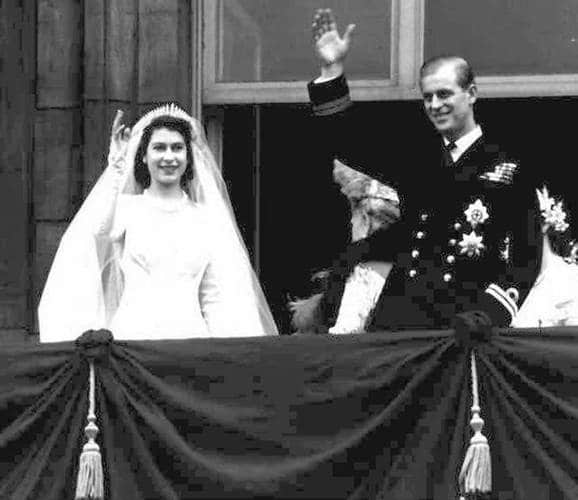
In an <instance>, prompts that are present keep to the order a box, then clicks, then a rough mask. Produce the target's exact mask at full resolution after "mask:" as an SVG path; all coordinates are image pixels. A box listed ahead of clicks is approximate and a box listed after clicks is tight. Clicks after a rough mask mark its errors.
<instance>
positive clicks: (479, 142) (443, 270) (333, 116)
mask: <svg viewBox="0 0 578 500" xmlns="http://www.w3.org/2000/svg"><path fill="white" fill-rule="evenodd" d="M354 29H355V26H354V25H349V26H348V27H347V28H346V30H345V32H344V35H343V36H340V35H339V33H338V30H337V25H336V23H335V19H334V17H333V15H332V13H331V11H330V10H328V9H325V10H320V11H318V12H317V14H316V16H315V19H314V23H313V36H314V39H315V46H316V51H317V55H318V56H319V58H320V61H321V74H320V76H319V77H318V78H316V79H315V80H313V81H312V82H310V84H309V86H308V90H309V95H310V99H311V104H312V110H313V115H314V116H315V119H316V121H317V124H318V127H317V133H318V139H319V140H318V143H319V147H320V148H325V149H326V151H327V152H328V154H331V155H334V156H336V157H338V158H339V159H341V160H343V161H345V162H346V163H347V164H348V165H351V166H353V167H354V168H357V169H363V170H364V171H365V173H367V174H368V175H370V176H372V177H375V178H378V179H379V180H381V181H383V182H385V183H389V184H393V185H394V186H395V187H396V188H397V189H398V192H399V196H400V201H401V220H400V221H399V222H398V223H396V224H394V225H393V226H392V227H391V228H389V229H388V231H387V233H386V237H385V242H384V241H380V242H379V247H380V249H383V250H382V259H383V260H385V261H389V262H391V263H392V264H393V270H392V272H391V273H390V275H389V277H388V280H387V283H386V285H385V287H384V289H383V292H382V294H381V296H380V299H379V302H378V304H377V307H376V309H375V311H374V315H373V320H372V323H371V325H370V326H369V329H370V330H383V329H400V328H446V327H450V326H454V325H455V324H456V321H462V322H463V321H465V322H466V323H467V324H470V325H474V326H475V325H477V326H478V327H481V328H485V327H489V326H491V325H496V326H507V325H509V324H510V322H511V320H512V318H513V317H514V316H515V314H516V312H517V310H518V306H519V304H520V303H521V302H522V300H523V299H524V296H525V294H526V293H527V289H528V287H529V284H530V283H531V282H532V281H533V276H532V275H530V273H529V275H527V276H524V279H523V280H522V279H520V278H519V276H520V273H522V274H523V273H524V272H525V269H526V268H527V267H528V262H527V251H528V243H527V237H526V233H527V222H526V221H527V220H528V210H529V207H530V206H531V205H529V203H530V200H531V199H532V195H533V191H531V190H530V189H528V188H529V186H528V188H527V187H526V186H525V184H526V181H525V180H524V177H525V173H524V172H523V170H522V167H521V166H520V165H519V164H518V163H517V162H516V161H514V160H512V159H511V158H510V156H509V155H508V154H507V153H506V152H505V150H504V149H503V148H502V147H500V146H499V145H498V143H497V142H496V141H495V139H494V138H492V137H490V135H489V133H488V131H487V130H486V128H484V129H482V127H481V126H480V125H479V124H478V123H477V121H476V119H475V115H474V105H475V103H476V101H477V99H478V90H477V86H476V83H475V78H474V73H473V70H472V68H471V66H470V65H469V64H468V62H467V61H466V60H464V59H463V58H461V57H457V56H443V57H436V58H433V59H431V60H429V61H426V62H425V63H424V65H423V66H422V68H421V71H420V82H419V83H420V90H421V94H422V98H423V108H424V111H425V113H426V115H427V117H428V118H429V120H430V122H431V123H432V124H433V126H434V128H435V130H436V132H437V136H436V137H435V138H433V139H432V140H431V141H430V142H423V143H422V142H420V143H419V144H416V143H414V141H413V140H412V130H411V129H409V130H406V131H405V132H406V135H405V141H403V142H401V143H399V142H397V141H395V142H394V141H393V140H391V138H389V137H387V136H385V137H383V144H379V145H377V148H378V149H380V150H381V154H380V155H379V156H380V157H381V158H386V161H384V162H379V164H377V165H370V164H366V159H367V155H363V158H362V159H360V158H359V157H360V155H359V149H357V150H356V149H355V148H354V147H351V146H352V144H353V143H354V142H355V137H356V135H357V134H359V132H358V123H356V121H355V106H354V105H353V103H352V101H351V97H350V94H349V89H348V84H347V79H346V77H345V72H344V60H345V57H346V55H347V53H348V51H349V48H350V45H351V41H352V34H353V31H354ZM380 118H381V119H387V117H380ZM364 125H365V126H369V124H367V123H366V124H364ZM388 139H390V140H389V141H388ZM532 187H533V186H532ZM367 243H368V244H369V246H371V237H370V238H368V241H367ZM342 258H343V256H339V257H338V258H337V259H336V263H339V261H340V259H342ZM345 279H346V278H345ZM334 287H335V288H336V289H343V283H335V284H334Z"/></svg>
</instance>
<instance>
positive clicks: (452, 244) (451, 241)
mask: <svg viewBox="0 0 578 500" xmlns="http://www.w3.org/2000/svg"><path fill="white" fill-rule="evenodd" d="M448 243H449V245H450V246H451V247H455V246H456V243H457V240H455V239H454V238H452V239H451V240H449V241H448Z"/></svg>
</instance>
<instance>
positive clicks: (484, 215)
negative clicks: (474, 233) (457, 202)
mask: <svg viewBox="0 0 578 500" xmlns="http://www.w3.org/2000/svg"><path fill="white" fill-rule="evenodd" d="M464 214H465V215H466V219H467V221H468V222H469V223H470V224H471V225H472V227H476V226H477V225H478V224H483V223H484V222H485V221H486V220H488V218H489V217H490V216H489V214H488V209H487V208H486V206H485V205H484V204H483V203H482V200H480V199H477V200H476V201H475V202H474V203H470V206H469V207H468V209H467V210H466V211H465V212H464Z"/></svg>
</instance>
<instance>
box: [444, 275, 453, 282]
mask: <svg viewBox="0 0 578 500" xmlns="http://www.w3.org/2000/svg"><path fill="white" fill-rule="evenodd" d="M451 280H452V275H451V274H450V273H446V274H444V281H445V282H446V283H447V282H448V281H451Z"/></svg>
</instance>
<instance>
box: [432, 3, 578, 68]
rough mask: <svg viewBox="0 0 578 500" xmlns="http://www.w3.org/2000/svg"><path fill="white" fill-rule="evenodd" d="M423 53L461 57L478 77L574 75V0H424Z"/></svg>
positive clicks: (577, 41) (577, 28)
mask: <svg viewBox="0 0 578 500" xmlns="http://www.w3.org/2000/svg"><path fill="white" fill-rule="evenodd" d="M425 9H426V11H425V34H424V35H425V36H424V44H425V49H424V55H425V58H426V59H427V58H429V57H431V56H434V55H438V54H445V53H452V54H460V55H463V56H464V57H465V58H466V59H468V60H469V61H470V62H471V63H472V65H473V66H474V68H475V70H476V73H477V74H479V75H533V74H563V73H578V2H576V0H557V1H556V2H548V1H544V0H508V1H504V0H484V1H483V2H480V1H479V0H460V1H459V2H456V1H455V0H435V1H429V2H426V3H425Z"/></svg>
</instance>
